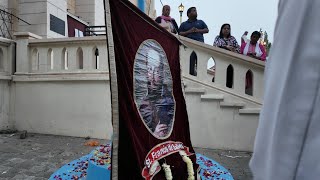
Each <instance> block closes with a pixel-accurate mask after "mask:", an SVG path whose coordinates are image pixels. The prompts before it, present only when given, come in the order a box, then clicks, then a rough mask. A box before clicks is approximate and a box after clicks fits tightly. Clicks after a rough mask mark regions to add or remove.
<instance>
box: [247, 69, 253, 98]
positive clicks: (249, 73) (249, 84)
mask: <svg viewBox="0 0 320 180" xmlns="http://www.w3.org/2000/svg"><path fill="white" fill-rule="evenodd" d="M245 83H246V84H245V93H246V94H248V95H250V96H252V95H253V73H252V71H251V70H250V69H249V70H248V71H247V73H246V80H245Z"/></svg>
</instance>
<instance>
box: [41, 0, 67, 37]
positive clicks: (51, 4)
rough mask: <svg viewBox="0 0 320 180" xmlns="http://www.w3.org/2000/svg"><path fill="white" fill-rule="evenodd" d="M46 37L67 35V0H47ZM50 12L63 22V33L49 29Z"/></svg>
mask: <svg viewBox="0 0 320 180" xmlns="http://www.w3.org/2000/svg"><path fill="white" fill-rule="evenodd" d="M47 1H48V2H47V16H46V17H47V25H46V28H47V38H59V37H68V23H67V0H47ZM50 14H52V15H54V16H56V17H57V18H59V19H61V20H63V21H64V22H65V35H64V36H63V35H61V34H59V33H56V32H54V31H52V30H50Z"/></svg>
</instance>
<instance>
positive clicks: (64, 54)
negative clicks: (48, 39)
mask: <svg viewBox="0 0 320 180" xmlns="http://www.w3.org/2000/svg"><path fill="white" fill-rule="evenodd" d="M68 65H69V62H68V50H67V49H66V48H63V49H62V53H61V69H63V70H67V69H68Z"/></svg>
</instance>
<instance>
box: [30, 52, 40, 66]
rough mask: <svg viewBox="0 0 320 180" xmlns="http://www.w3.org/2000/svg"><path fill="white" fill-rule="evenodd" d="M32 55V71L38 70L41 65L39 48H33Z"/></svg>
mask: <svg viewBox="0 0 320 180" xmlns="http://www.w3.org/2000/svg"><path fill="white" fill-rule="evenodd" d="M31 56H32V58H31V65H32V71H38V70H39V66H40V60H39V52H38V49H37V48H35V49H33V51H32V55H31Z"/></svg>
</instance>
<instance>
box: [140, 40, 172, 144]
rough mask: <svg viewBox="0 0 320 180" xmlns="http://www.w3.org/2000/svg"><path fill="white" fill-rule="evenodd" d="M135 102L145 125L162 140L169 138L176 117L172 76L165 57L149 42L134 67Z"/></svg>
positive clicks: (144, 45)
mask: <svg viewBox="0 0 320 180" xmlns="http://www.w3.org/2000/svg"><path fill="white" fill-rule="evenodd" d="M134 98H135V102H136V105H137V108H138V111H139V114H140V116H141V119H142V121H143V123H144V125H145V126H146V127H147V129H148V130H149V132H150V133H151V134H152V135H153V136H155V137H156V138H159V139H166V138H168V137H169V136H170V134H171V132H172V129H173V124H174V114H175V100H174V96H173V92H172V76H171V72H170V67H169V64H168V60H167V57H166V54H165V52H164V50H163V49H162V47H161V46H160V45H159V44H158V43H157V42H156V41H155V40H146V41H144V42H143V43H142V44H141V45H140V48H139V49H138V52H137V54H136V58H135V63H134Z"/></svg>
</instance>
